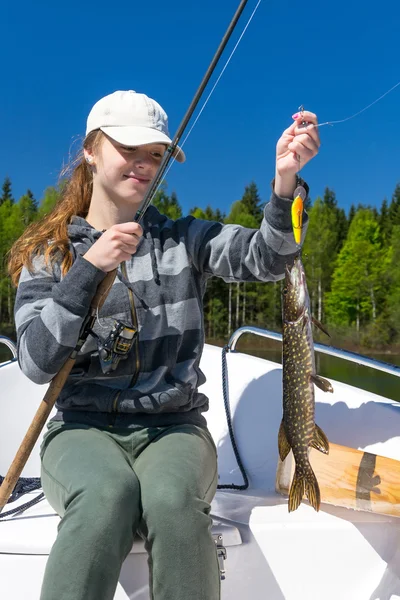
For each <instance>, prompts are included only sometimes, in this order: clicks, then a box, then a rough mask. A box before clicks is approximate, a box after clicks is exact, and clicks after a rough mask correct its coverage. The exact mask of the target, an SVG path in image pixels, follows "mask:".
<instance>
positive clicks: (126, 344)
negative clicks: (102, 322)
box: [91, 321, 137, 375]
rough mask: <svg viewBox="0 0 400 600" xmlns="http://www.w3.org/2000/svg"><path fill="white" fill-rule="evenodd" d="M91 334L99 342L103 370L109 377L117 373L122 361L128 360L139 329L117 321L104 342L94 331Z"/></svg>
mask: <svg viewBox="0 0 400 600" xmlns="http://www.w3.org/2000/svg"><path fill="white" fill-rule="evenodd" d="M91 333H92V335H94V337H95V338H96V340H97V349H98V352H99V359H100V365H101V370H102V371H103V373H104V374H105V375H108V374H109V373H111V372H112V371H115V369H116V368H117V367H118V364H119V361H120V360H126V359H127V358H128V354H129V352H130V350H131V348H132V346H133V342H134V341H135V337H136V335H137V329H136V328H135V327H131V326H130V325H126V324H125V323H123V322H122V321H115V323H114V326H113V328H112V329H111V331H110V333H109V334H108V336H107V337H106V338H105V339H104V340H103V339H101V338H100V336H98V335H97V334H96V333H94V332H93V331H91Z"/></svg>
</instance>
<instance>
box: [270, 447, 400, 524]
mask: <svg viewBox="0 0 400 600" xmlns="http://www.w3.org/2000/svg"><path fill="white" fill-rule="evenodd" d="M310 463H311V466H312V468H313V470H314V473H315V475H316V477H317V480H318V483H319V487H320V491H321V503H324V502H325V503H327V504H333V505H334V506H342V507H344V508H352V509H354V510H365V511H368V512H373V513H378V514H382V515H391V516H394V517H400V462H399V461H397V460H394V459H392V458H385V457H384V456H378V455H376V454H371V453H370V452H364V451H363V450H355V449H354V448H348V447H347V446H339V445H337V444H332V443H329V454H328V455H326V454H322V453H321V452H318V450H315V449H314V448H312V449H311V451H310ZM293 473H294V458H293V453H292V452H290V453H289V455H288V456H287V458H286V459H285V460H284V462H282V461H279V463H278V469H277V476H276V491H277V492H279V493H280V494H283V495H288V494H289V489H290V485H291V482H292V478H293Z"/></svg>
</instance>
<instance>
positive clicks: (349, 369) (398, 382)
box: [236, 341, 400, 401]
mask: <svg viewBox="0 0 400 600" xmlns="http://www.w3.org/2000/svg"><path fill="white" fill-rule="evenodd" d="M236 350H238V351H239V352H244V353H247V354H253V355H254V356H259V357H260V358H266V359H268V360H272V361H274V362H278V363H281V362H282V356H281V348H280V344H278V343H277V344H276V348H263V347H259V346H249V345H247V344H246V345H245V344H243V345H241V344H240V341H239V343H238V344H237V346H236ZM371 358H374V359H376V360H380V361H383V362H386V363H390V364H393V365H398V366H400V355H393V354H374V355H373V356H371ZM315 362H316V371H317V373H318V374H319V375H322V377H326V378H327V379H336V380H337V381H342V382H343V383H349V384H350V385H354V386H355V387H359V388H361V389H363V390H367V391H369V392H373V393H375V394H380V395H381V396H385V397H386V398H389V399H390V400H397V401H400V377H396V376H394V375H389V374H387V373H382V372H381V371H376V370H375V369H371V368H369V367H363V366H361V365H357V364H356V363H353V362H348V361H345V360H343V359H340V358H336V357H333V356H328V355H327V354H320V353H316V355H315Z"/></svg>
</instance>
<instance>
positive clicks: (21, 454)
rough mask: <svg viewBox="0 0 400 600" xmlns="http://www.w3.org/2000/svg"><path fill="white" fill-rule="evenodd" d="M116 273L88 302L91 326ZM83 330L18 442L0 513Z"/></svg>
mask: <svg viewBox="0 0 400 600" xmlns="http://www.w3.org/2000/svg"><path fill="white" fill-rule="evenodd" d="M116 272H117V270H116V269H115V270H114V271H110V272H109V273H107V275H106V276H105V278H104V279H103V281H102V282H101V283H100V285H99V286H98V288H97V292H96V295H95V296H94V298H93V300H92V303H91V306H90V312H89V319H90V318H91V319H93V322H94V320H95V318H96V315H97V311H98V310H99V309H100V308H101V307H102V306H103V303H104V301H105V299H106V298H107V295H108V292H109V291H110V289H111V286H112V284H113V282H114V279H115V275H116ZM85 329H86V330H84V331H83V332H82V333H81V337H80V339H79V341H78V344H77V346H76V348H75V349H74V350H73V352H72V353H71V355H70V357H69V358H68V359H67V360H66V362H65V363H64V365H63V366H62V368H61V369H60V371H59V372H58V373H57V375H56V376H55V377H54V378H53V380H52V382H51V383H50V385H49V387H48V388H47V392H46V394H45V396H44V398H43V400H42V401H41V403H40V405H39V408H38V409H37V411H36V414H35V416H34V417H33V420H32V423H31V424H30V426H29V428H28V431H27V432H26V434H25V437H24V439H23V440H22V442H21V445H20V447H19V448H18V451H17V454H16V455H15V458H14V460H13V462H12V463H11V466H10V468H9V469H8V471H7V475H6V476H5V477H4V480H3V483H2V484H1V486H0V512H1V511H2V510H3V508H4V506H5V505H6V504H7V502H8V499H9V497H10V496H11V494H12V492H13V490H14V488H15V486H16V484H17V481H18V479H19V477H20V475H21V473H22V470H23V468H24V466H25V465H26V462H27V460H28V458H29V456H30V454H31V452H32V450H33V447H34V445H35V444H36V442H37V440H38V437H39V435H40V433H41V431H42V429H43V427H44V425H45V423H46V421H47V419H48V417H49V415H50V413H51V411H52V409H53V407H54V404H55V402H56V400H57V398H58V396H59V394H60V392H61V390H62V388H63V386H64V384H65V381H66V380H67V377H68V375H69V373H70V371H71V369H72V367H73V366H74V364H75V361H76V356H77V354H78V352H79V350H80V349H81V348H82V346H83V344H84V342H85V341H86V338H87V336H88V333H89V332H88V329H90V325H89V327H86V328H85Z"/></svg>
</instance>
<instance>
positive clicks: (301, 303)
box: [278, 256, 333, 512]
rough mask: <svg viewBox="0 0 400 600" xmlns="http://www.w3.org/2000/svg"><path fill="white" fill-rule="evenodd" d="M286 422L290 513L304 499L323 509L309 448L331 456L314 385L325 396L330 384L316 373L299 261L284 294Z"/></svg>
mask: <svg viewBox="0 0 400 600" xmlns="http://www.w3.org/2000/svg"><path fill="white" fill-rule="evenodd" d="M282 305H283V310H282V320H283V356H282V370H283V419H282V423H281V426H280V429H279V436H278V446H279V455H280V458H281V460H284V459H285V458H286V456H287V455H288V454H289V452H290V450H292V451H293V455H294V459H295V465H296V467H295V473H294V477H293V481H292V485H291V488H290V492H289V505H288V508H289V512H291V511H293V510H296V508H298V506H299V505H300V503H301V501H302V498H303V496H304V494H306V496H307V498H308V500H309V502H310V504H311V505H312V506H313V507H314V508H315V510H317V511H318V510H319V507H320V503H321V494H320V490H319V485H318V481H317V479H316V477H315V474H314V471H313V469H312V467H311V464H310V461H309V457H308V454H309V448H310V446H313V447H315V448H317V449H318V450H320V451H321V452H324V453H326V454H327V453H328V452H329V442H328V440H327V438H326V436H325V434H324V433H323V431H322V430H321V429H320V428H319V427H318V425H316V424H315V421H314V415H315V393H314V383H316V384H317V385H318V386H319V387H321V388H322V389H324V390H325V391H333V389H332V386H331V384H330V383H329V382H328V381H326V380H325V379H323V378H322V377H318V375H316V373H315V360H314V345H313V338H312V317H311V312H310V301H309V295H308V291H307V284H306V278H305V272H304V267H303V264H302V262H301V258H300V256H298V257H296V258H295V261H294V264H293V267H292V268H291V269H289V268H286V278H285V289H284V293H283V302H282Z"/></svg>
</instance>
